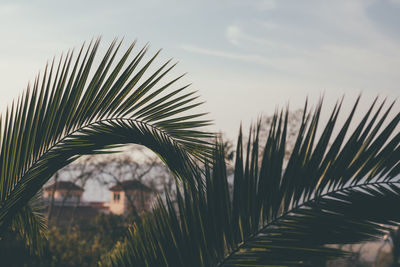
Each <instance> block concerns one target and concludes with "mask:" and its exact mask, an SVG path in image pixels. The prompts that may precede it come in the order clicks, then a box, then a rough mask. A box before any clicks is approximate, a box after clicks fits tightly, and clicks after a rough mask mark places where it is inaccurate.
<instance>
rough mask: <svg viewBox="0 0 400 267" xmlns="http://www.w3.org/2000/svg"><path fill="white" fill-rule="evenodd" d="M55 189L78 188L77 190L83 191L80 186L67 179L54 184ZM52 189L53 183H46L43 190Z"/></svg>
mask: <svg viewBox="0 0 400 267" xmlns="http://www.w3.org/2000/svg"><path fill="white" fill-rule="evenodd" d="M55 187H56V190H60V189H65V190H79V191H84V190H83V188H82V187H80V186H77V185H76V184H74V183H73V182H69V181H58V182H57V183H56V184H55ZM53 189H54V183H53V184H51V185H48V186H46V187H45V188H44V190H53Z"/></svg>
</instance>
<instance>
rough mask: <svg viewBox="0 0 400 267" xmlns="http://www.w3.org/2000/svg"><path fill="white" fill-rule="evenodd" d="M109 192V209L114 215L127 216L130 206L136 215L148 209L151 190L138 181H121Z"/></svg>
mask: <svg viewBox="0 0 400 267" xmlns="http://www.w3.org/2000/svg"><path fill="white" fill-rule="evenodd" d="M110 191H111V198H110V203H109V209H110V212H112V213H114V214H118V215H123V214H127V213H129V211H130V209H131V207H132V206H134V207H135V209H136V211H137V212H138V213H140V212H142V211H144V210H149V209H150V205H151V197H152V193H153V190H152V189H150V188H149V187H148V186H146V185H144V184H142V183H141V182H140V181H137V180H126V181H122V182H120V183H118V184H116V185H114V186H113V187H111V188H110Z"/></svg>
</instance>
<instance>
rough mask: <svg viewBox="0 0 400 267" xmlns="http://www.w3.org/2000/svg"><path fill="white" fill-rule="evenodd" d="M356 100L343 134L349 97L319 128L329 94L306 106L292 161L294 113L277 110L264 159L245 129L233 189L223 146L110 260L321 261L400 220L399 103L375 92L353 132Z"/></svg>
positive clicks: (143, 262)
mask: <svg viewBox="0 0 400 267" xmlns="http://www.w3.org/2000/svg"><path fill="white" fill-rule="evenodd" d="M358 102H359V100H357V101H356V103H355V105H354V109H353V110H352V111H351V112H350V114H349V116H348V118H347V120H346V121H345V123H344V125H343V126H342V127H341V128H340V129H338V130H339V131H338V134H337V135H336V136H335V137H333V136H332V131H333V130H334V129H335V125H336V121H337V117H338V114H339V111H340V107H341V102H338V103H337V105H336V106H335V108H334V110H333V111H332V113H331V116H330V118H329V120H328V122H327V123H326V125H325V128H323V129H322V131H321V134H320V135H319V136H317V134H316V133H317V130H318V124H319V123H318V122H319V117H320V113H321V107H322V101H321V103H319V105H318V106H317V107H316V109H315V110H314V111H313V112H308V111H307V105H306V108H305V111H304V115H303V120H302V122H301V125H300V130H299V133H298V136H297V140H296V144H295V146H294V148H293V150H292V153H291V157H290V159H289V160H288V162H287V163H286V162H285V161H284V156H285V142H286V131H287V124H288V121H287V120H288V111H286V112H281V113H280V114H275V116H274V119H273V123H272V127H271V129H270V132H269V136H268V138H267V142H266V145H265V148H264V151H263V156H262V159H260V160H259V158H258V154H259V153H258V130H259V127H256V128H254V129H252V130H251V131H250V137H249V140H248V145H247V149H243V141H242V134H241V132H240V134H239V138H238V144H237V151H236V154H237V158H236V163H235V172H234V177H233V184H232V186H233V188H232V190H230V185H229V182H228V180H229V179H228V177H227V174H226V167H225V162H224V156H223V155H224V153H223V151H222V150H223V146H220V147H219V150H218V151H217V153H216V155H215V156H214V161H213V163H212V166H211V167H210V168H209V167H207V166H206V172H205V176H204V177H203V179H204V181H205V182H204V184H205V187H204V188H197V189H196V188H191V187H189V186H186V185H184V186H183V188H182V189H179V188H178V190H177V192H178V193H177V198H176V201H172V200H171V198H170V197H169V196H167V199H166V202H165V203H164V202H163V201H161V200H159V202H158V204H157V205H156V207H155V209H154V211H153V214H152V215H148V216H147V217H145V218H143V221H142V223H141V224H140V225H139V224H137V225H134V226H133V227H132V228H131V229H130V233H129V234H128V236H127V237H126V239H125V241H124V243H122V244H121V245H120V246H119V247H117V248H116V249H115V250H114V251H113V252H112V253H111V254H110V255H109V257H108V258H106V259H105V260H104V261H103V265H105V266H298V265H309V266H310V265H311V266H313V265H315V264H317V263H319V262H321V261H325V260H327V259H332V258H335V257H339V256H345V255H348V253H347V252H344V251H341V250H340V249H338V248H337V246H336V245H341V244H352V243H359V242H364V241H370V240H375V239H377V238H379V237H380V236H382V235H383V234H385V233H387V232H388V231H389V230H390V229H391V226H393V225H397V224H398V223H400V216H399V215H398V213H397V212H395V210H393V209H392V208H388V207H395V206H396V205H398V204H400V181H399V177H398V175H399V173H400V168H399V167H400V163H399V159H400V146H399V144H400V133H399V132H398V130H396V129H397V128H396V127H397V126H398V124H399V120H400V113H397V114H395V115H394V116H393V119H391V120H388V116H389V112H390V110H391V109H392V107H393V104H392V105H390V106H389V107H388V108H386V110H385V111H384V103H382V104H381V105H380V106H379V107H377V108H375V106H376V103H377V100H375V101H374V103H373V104H372V105H371V107H370V109H369V111H368V112H367V113H366V114H365V115H364V117H363V118H362V120H361V121H360V122H359V123H358V124H357V125H356V126H355V127H354V130H353V131H352V132H351V133H350V134H348V132H349V131H350V124H351V122H352V119H353V116H354V113H355V111H356V107H357V104H358ZM374 108H375V109H374ZM383 111H384V112H383ZM382 112H383V114H382V115H381V113H382ZM332 137H333V138H332ZM198 175H199V176H201V173H199V174H198Z"/></svg>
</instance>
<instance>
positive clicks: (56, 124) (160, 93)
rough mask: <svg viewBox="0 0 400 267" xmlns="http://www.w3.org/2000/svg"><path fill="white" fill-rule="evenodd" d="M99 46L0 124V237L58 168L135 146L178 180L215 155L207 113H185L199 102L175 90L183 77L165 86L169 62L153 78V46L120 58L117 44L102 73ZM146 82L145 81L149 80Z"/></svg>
mask: <svg viewBox="0 0 400 267" xmlns="http://www.w3.org/2000/svg"><path fill="white" fill-rule="evenodd" d="M99 43H100V40H99V39H98V40H96V41H95V42H91V43H90V44H89V45H88V46H87V47H86V48H85V45H84V46H82V48H81V50H80V51H79V53H78V55H77V56H76V57H74V56H73V54H74V52H71V53H68V54H67V55H66V57H65V58H61V59H60V61H59V62H58V64H56V63H55V62H54V60H53V62H52V63H51V65H50V66H47V67H46V70H45V71H44V74H43V75H42V78H40V77H39V76H38V77H37V79H36V80H35V82H34V83H33V86H32V88H29V87H28V89H27V90H26V91H25V93H24V94H23V95H22V96H21V97H20V98H19V99H18V101H17V102H15V103H13V104H12V105H11V107H10V108H9V109H7V111H6V113H5V116H4V117H2V118H0V125H1V126H0V127H1V129H0V164H1V167H0V170H1V171H0V237H1V233H3V232H4V231H6V230H7V229H8V226H9V225H10V223H11V222H12V220H13V219H14V218H15V216H16V214H18V213H19V212H21V211H22V210H23V209H24V207H27V206H26V205H27V203H28V201H29V200H30V199H31V198H32V197H33V196H34V195H35V194H36V192H38V191H39V189H40V188H41V187H42V186H43V185H44V183H46V182H47V181H48V179H49V178H50V177H51V176H52V175H53V174H54V173H55V172H56V171H57V170H59V169H60V168H62V167H64V166H66V165H67V164H69V163H71V162H73V161H74V160H75V159H77V158H78V157H79V156H81V155H86V154H98V153H105V152H106V151H107V150H108V149H110V148H115V147H116V146H118V145H123V144H128V143H134V144H140V145H144V146H146V147H148V148H150V149H151V150H153V151H154V152H155V153H156V154H158V155H159V157H160V158H161V159H162V160H163V161H164V162H165V163H166V164H168V166H169V167H170V169H171V171H172V172H173V173H174V174H175V175H176V176H177V177H178V178H179V179H181V178H185V180H186V181H188V182H189V183H190V184H192V185H193V184H195V183H196V181H195V180H194V179H193V178H194V177H193V176H192V175H191V174H190V173H191V170H193V169H194V168H196V167H195V166H196V165H195V163H196V162H197V161H204V160H205V159H206V158H207V157H209V155H210V153H212V150H213V148H212V146H211V145H210V144H209V143H208V141H207V139H208V138H209V137H212V134H210V133H207V132H204V131H202V130H201V127H204V126H206V125H208V124H209V121H208V120H204V119H200V117H203V115H204V114H200V113H197V114H196V113H194V114H193V113H192V114H189V115H188V114H186V111H187V110H189V111H192V110H193V108H194V107H195V106H197V105H199V104H200V102H198V100H196V97H193V93H187V91H186V87H187V86H184V87H182V88H180V89H179V88H178V89H176V90H173V91H171V90H170V88H171V87H172V86H173V85H174V84H175V83H176V82H177V81H178V80H179V78H180V77H178V78H176V79H173V80H171V81H167V82H163V79H165V76H166V74H168V73H169V72H170V70H171V69H172V68H173V66H174V65H172V66H170V61H168V62H166V63H165V64H163V65H162V66H161V67H159V68H157V69H156V70H155V71H154V73H149V74H147V73H148V69H149V67H150V66H151V65H152V63H153V61H154V60H155V58H156V57H157V55H158V54H159V52H157V53H156V54H155V55H154V56H153V57H151V58H150V59H149V60H148V61H146V62H144V63H142V62H143V61H144V57H145V54H146V51H147V50H148V47H147V46H145V47H144V48H143V49H141V50H140V51H138V52H136V55H135V56H134V57H133V59H129V58H130V55H131V54H132V53H133V52H132V51H133V49H134V46H135V43H133V44H132V45H131V46H130V47H129V48H128V49H127V51H126V52H125V53H124V54H123V55H122V57H121V58H120V59H119V60H116V58H117V55H118V51H119V50H120V47H121V43H117V42H116V41H114V42H112V44H111V45H110V47H109V49H108V50H107V52H106V53H105V55H104V56H103V58H102V60H101V62H100V63H99V65H98V66H97V67H94V60H95V55H96V52H97V50H98V47H99ZM146 75H147V77H148V78H144V77H146Z"/></svg>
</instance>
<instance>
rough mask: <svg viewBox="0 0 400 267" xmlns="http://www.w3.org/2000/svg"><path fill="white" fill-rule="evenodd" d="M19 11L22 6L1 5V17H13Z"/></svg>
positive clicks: (12, 4)
mask: <svg viewBox="0 0 400 267" xmlns="http://www.w3.org/2000/svg"><path fill="white" fill-rule="evenodd" d="M19 9H20V6H19V5H18V4H15V3H5V4H0V15H1V16H6V15H12V14H15V13H16V12H17V11H18V10H19Z"/></svg>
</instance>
